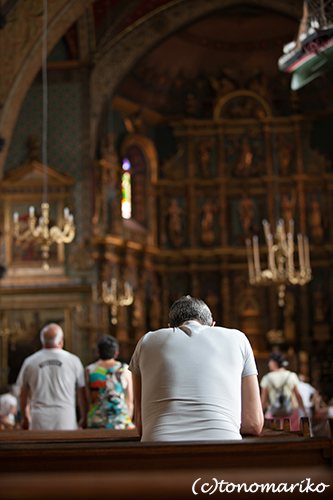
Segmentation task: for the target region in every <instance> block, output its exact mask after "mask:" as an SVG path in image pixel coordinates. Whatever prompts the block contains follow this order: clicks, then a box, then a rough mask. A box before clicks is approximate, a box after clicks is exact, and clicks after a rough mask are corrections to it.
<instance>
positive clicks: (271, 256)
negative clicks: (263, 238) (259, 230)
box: [267, 234, 275, 271]
mask: <svg viewBox="0 0 333 500" xmlns="http://www.w3.org/2000/svg"><path fill="white" fill-rule="evenodd" d="M267 244H268V267H269V269H270V270H271V271H273V270H274V269H275V262H274V253H273V235H272V234H269V235H268V238H267Z"/></svg>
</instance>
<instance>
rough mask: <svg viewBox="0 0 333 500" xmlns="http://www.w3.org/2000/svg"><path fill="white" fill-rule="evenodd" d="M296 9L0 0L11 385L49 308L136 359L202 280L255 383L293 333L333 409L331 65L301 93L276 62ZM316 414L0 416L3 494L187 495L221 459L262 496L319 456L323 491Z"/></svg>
mask: <svg viewBox="0 0 333 500" xmlns="http://www.w3.org/2000/svg"><path fill="white" fill-rule="evenodd" d="M305 3H306V2H305ZM308 3H312V4H313V3H319V2H308ZM324 3H325V4H327V5H328V4H332V2H324ZM332 8H333V6H332ZM302 15H303V16H304V2H303V0H288V1H287V0H233V1H230V0H126V1H123V0H0V389H1V391H0V392H4V391H3V388H5V387H6V386H7V384H15V381H16V379H17V376H18V373H19V371H20V368H21V366H22V363H23V361H24V360H25V359H26V358H27V357H28V356H30V355H31V354H33V353H35V352H36V351H38V350H39V349H40V348H41V343H40V331H41V329H42V328H43V327H44V326H45V325H47V324H49V323H57V324H59V325H60V326H61V328H62V329H63V331H64V348H65V349H66V350H67V351H69V352H71V353H73V354H75V355H77V356H78V357H79V358H80V360H81V361H82V364H83V366H86V365H88V364H89V363H93V362H94V360H96V344H97V341H98V339H99V338H100V337H101V336H102V335H104V334H110V335H112V336H114V337H116V339H117V340H118V342H119V346H120V353H119V359H120V360H122V361H124V362H125V363H128V362H129V360H130V359H131V356H132V354H133V351H134V349H135V346H136V344H137V342H138V340H139V339H140V338H141V337H142V336H143V335H144V334H145V333H146V332H148V331H153V330H157V329H159V328H162V327H164V326H167V324H168V312H169V308H170V306H171V304H172V303H173V302H174V301H175V300H177V299H179V298H180V297H182V296H184V295H191V296H192V297H198V298H201V299H203V300H204V301H205V302H206V303H207V304H208V306H209V307H210V309H211V311H212V314H213V318H214V320H215V321H216V324H217V325H221V326H224V327H227V328H231V329H237V330H240V331H242V332H244V333H245V334H246V336H247V337H248V339H249V341H250V343H251V346H252V348H253V351H254V355H255V360H256V363H257V367H258V372H259V380H260V379H261V378H262V377H263V376H264V375H265V374H266V373H267V372H268V370H269V368H268V358H269V356H270V354H271V353H272V351H281V352H282V353H284V354H285V355H286V357H287V359H288V361H289V367H290V369H291V370H292V371H294V372H296V373H298V374H302V375H304V377H305V379H306V380H308V381H309V382H310V383H311V384H312V385H313V386H314V387H315V388H316V389H317V390H318V391H319V393H320V395H321V396H322V399H323V401H324V402H325V403H326V404H330V405H332V401H333V342H332V340H333V306H332V300H331V297H332V296H333V141H332V136H333V94H332V85H333V72H332V70H331V69H330V67H329V66H328V67H327V68H326V71H323V72H321V73H320V74H318V75H317V76H316V78H314V79H312V81H309V82H307V83H306V84H305V85H304V86H302V87H301V88H299V89H297V90H293V89H292V84H291V80H292V74H291V73H290V72H289V73H288V72H283V71H281V70H280V69H279V65H278V61H279V58H281V56H282V55H283V53H284V48H285V46H286V45H287V44H288V43H290V42H291V41H292V40H295V37H296V36H297V33H298V30H299V26H300V21H301V19H302ZM332 22H333V20H332ZM204 363H205V360H202V359H201V360H198V367H199V366H203V365H204ZM304 422H305V421H304ZM304 422H303V424H302V425H301V428H300V431H299V432H298V433H297V432H296V431H295V432H294V433H292V432H289V431H290V428H289V429H288V423H286V424H285V426H284V427H283V429H280V428H275V427H274V428H273V427H272V428H270V430H268V431H267V432H268V433H270V434H267V435H264V436H263V437H264V438H266V439H263V438H262V437H258V438H257V439H254V438H253V439H252V438H251V439H249V438H247V439H243V440H242V441H240V442H238V443H232V444H229V443H228V442H218V443H213V444H212V443H210V444H207V443H205V445H204V446H202V447H201V446H198V445H197V446H195V445H194V444H193V443H190V444H189V445H183V446H181V445H180V444H179V443H178V444H176V445H175V446H170V447H168V446H161V445H160V444H159V443H157V445H156V446H155V447H154V446H152V445H151V443H148V444H147V443H135V442H134V441H135V440H138V435H137V434H134V433H133V431H131V432H132V433H131V432H129V433H126V432H123V434H122V435H121V437H120V438H119V436H118V437H117V436H116V433H114V434H112V432H111V433H110V432H109V431H108V432H106V431H105V430H101V429H98V430H97V431H100V434H94V433H93V431H92V430H89V429H84V430H83V429H79V430H76V431H73V432H72V433H71V431H63V432H61V431H59V433H58V434H57V431H48V432H43V431H35V433H34V431H31V432H32V433H31V434H30V435H29V433H28V432H26V431H21V430H19V429H16V430H15V432H14V430H11V431H5V432H0V436H1V435H2V438H1V437H0V459H1V460H0V461H1V463H2V465H1V466H0V482H1V484H2V486H1V487H0V490H1V489H2V488H4V489H3V490H2V492H3V494H5V495H8V496H7V497H6V498H11V499H12V500H18V499H22V498H24V499H26V500H39V499H44V498H45V497H47V498H49V499H50V500H52V499H54V500H55V499H59V497H60V498H63V499H64V500H66V499H68V500H69V499H71V500H75V499H78V498H80V500H85V499H86V500H88V499H91V498H96V495H98V496H104V497H106V496H107V497H110V498H111V497H113V496H114V497H117V498H119V499H127V498H138V499H139V498H142V499H145V500H148V499H150V498H152V499H153V498H156V492H158V496H159V497H160V498H161V499H164V498H165V499H166V498H170V497H171V498H182V500H184V499H186V498H190V497H191V498H192V497H193V494H196V493H195V492H194V489H193V488H194V487H197V489H198V491H199V489H200V487H201V493H207V491H208V490H207V491H204V487H205V485H206V486H207V485H209V484H211V482H212V477H214V474H213V475H212V472H213V471H214V470H215V469H218V472H215V473H216V477H218V478H220V479H222V478H225V477H227V478H228V480H229V481H233V483H237V482H238V483H239V482H241V481H245V482H247V483H248V484H251V481H252V482H253V481H254V480H255V481H257V483H254V485H257V489H256V490H255V491H254V490H253V491H252V490H250V492H251V493H252V494H254V496H256V494H257V495H259V496H260V498H261V496H262V495H261V493H260V491H258V487H259V486H258V484H260V483H266V482H267V481H268V478H269V479H270V480H272V481H273V480H274V481H275V483H276V484H278V483H281V484H285V483H286V481H289V482H294V483H295V481H296V480H297V484H303V486H304V485H305V483H304V481H305V478H310V474H311V478H312V481H314V482H315V483H316V484H318V485H319V486H320V484H321V485H324V490H325V488H326V490H325V491H323V487H322V490H321V491H320V489H317V490H316V491H317V492H323V498H330V495H331V493H330V490H329V488H328V484H331V480H332V456H333V451H332V434H331V435H330V438H328V437H327V434H325V436H319V437H317V436H315V437H313V436H311V437H310V430H309V427H306V424H305V423H304ZM328 422H331V423H330V425H331V433H332V430H333V427H332V422H333V420H332V421H330V420H328ZM274 425H275V424H274ZM16 431H17V432H16ZM6 432H7V433H6ZM66 432H67V434H66ZM279 432H280V434H279ZM325 432H326V431H325ZM24 433H25V435H26V436H27V437H25V438H22V435H23V434H24ZM38 433H40V434H39V435H37V434H38ZM15 435H16V437H15ZM278 435H279V436H278ZM36 436H37V437H36ZM276 436H278V437H276ZM290 438H292V439H290ZM311 440H312V441H311ZM120 441H122V442H120ZM163 444H165V443H163ZM138 445H142V447H140V446H138ZM176 469H177V470H176ZM227 470H228V473H227ZM222 471H223V474H224V475H223V474H222ZM8 472H15V473H16V476H14V475H11V474H9V475H8ZM196 478H199V479H200V481H201V482H199V483H198V481H199V479H196ZM204 481H207V483H204ZM215 481H216V480H215ZM306 481H311V480H310V479H307V480H306ZM222 482H223V481H222ZM203 483H204V484H203ZM233 483H231V484H233ZM195 485H197V486H195ZM201 485H202V486H201ZM325 485H326V486H325ZM319 486H318V488H319ZM304 487H305V486H304ZM308 487H309V486H308V485H307V486H306V488H308ZM279 491H280V490H279ZM281 491H283V490H281ZM304 491H305V490H304ZM306 491H307V492H308V490H306ZM311 491H312V490H311ZM4 492H5V493H4ZM228 492H229V490H228ZM111 493H112V494H111ZM218 493H219V492H218V491H217V492H216V494H218ZM271 493H272V492H270V493H269V494H268V493H267V495H268V496H269V495H270V494H271ZM235 494H238V493H237V492H235ZM242 495H243V496H245V495H246V493H244V492H242V493H240V494H238V498H243V496H242ZM0 496H1V493H0ZM296 496H297V494H296ZM3 498H4V497H3Z"/></svg>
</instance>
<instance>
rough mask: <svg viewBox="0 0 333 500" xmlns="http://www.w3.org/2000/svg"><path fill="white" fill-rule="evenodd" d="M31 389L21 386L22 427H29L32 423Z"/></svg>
mask: <svg viewBox="0 0 333 500" xmlns="http://www.w3.org/2000/svg"><path fill="white" fill-rule="evenodd" d="M28 401H29V389H28V388H27V387H21V393H20V410H21V427H22V429H25V430H27V429H29V425H30V412H29V404H28Z"/></svg>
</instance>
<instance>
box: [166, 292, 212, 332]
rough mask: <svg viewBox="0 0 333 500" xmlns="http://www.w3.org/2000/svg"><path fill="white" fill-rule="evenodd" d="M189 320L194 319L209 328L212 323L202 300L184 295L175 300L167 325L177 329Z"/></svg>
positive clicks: (209, 313)
mask: <svg viewBox="0 0 333 500" xmlns="http://www.w3.org/2000/svg"><path fill="white" fill-rule="evenodd" d="M191 319H196V320H197V321H199V323H201V324H202V325H208V326H211V324H212V323H213V316H212V313H211V311H210V309H209V307H208V306H207V304H206V303H205V302H204V301H203V300H200V299H195V298H194V297H191V295H186V296H183V297H181V298H180V299H178V300H176V302H174V303H173V304H172V306H171V307H170V311H169V324H170V326H172V327H177V326H179V325H181V324H182V323H184V321H189V320H191Z"/></svg>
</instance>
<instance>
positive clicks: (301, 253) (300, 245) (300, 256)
mask: <svg viewBox="0 0 333 500" xmlns="http://www.w3.org/2000/svg"><path fill="white" fill-rule="evenodd" d="M297 240H298V259H299V267H300V271H304V249H303V236H302V235H301V234H300V233H298V235H297Z"/></svg>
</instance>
